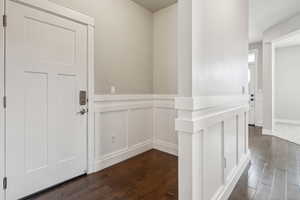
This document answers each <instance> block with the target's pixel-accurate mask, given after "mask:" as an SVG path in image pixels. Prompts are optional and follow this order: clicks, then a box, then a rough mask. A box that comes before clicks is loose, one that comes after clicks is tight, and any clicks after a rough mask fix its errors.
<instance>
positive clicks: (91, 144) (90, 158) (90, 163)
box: [87, 25, 95, 173]
mask: <svg viewBox="0 0 300 200" xmlns="http://www.w3.org/2000/svg"><path fill="white" fill-rule="evenodd" d="M87 33H88V63H87V65H88V77H87V78H88V80H87V81H88V109H89V112H88V127H87V131H88V133H87V137H88V140H87V141H88V145H87V146H88V150H87V153H88V155H87V173H92V172H94V171H95V169H94V163H95V130H94V129H95V122H94V120H95V117H94V110H95V108H94V92H95V89H94V85H95V81H94V76H95V75H94V74H95V71H94V70H95V69H94V27H93V26H90V25H89V26H87Z"/></svg>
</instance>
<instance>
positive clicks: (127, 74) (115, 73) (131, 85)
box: [51, 0, 153, 94]
mask: <svg viewBox="0 0 300 200" xmlns="http://www.w3.org/2000/svg"><path fill="white" fill-rule="evenodd" d="M51 1H53V2H55V3H58V4H60V5H63V6H66V7H69V8H71V9H74V10H77V11H79V12H82V13H84V14H87V15H89V16H91V17H94V18H95V73H96V74H95V91H96V93H97V94H108V93H109V92H110V86H115V87H116V92H117V93H118V94H139V93H152V92H153V80H152V79H153V76H152V74H153V63H152V62H153V55H152V54H153V15H152V13H151V12H150V11H148V10H146V9H145V8H143V7H141V6H139V5H138V4H136V3H134V2H133V1H131V0H113V1H112V0H89V1H88V2H86V1H82V0H68V1H66V0H51Z"/></svg>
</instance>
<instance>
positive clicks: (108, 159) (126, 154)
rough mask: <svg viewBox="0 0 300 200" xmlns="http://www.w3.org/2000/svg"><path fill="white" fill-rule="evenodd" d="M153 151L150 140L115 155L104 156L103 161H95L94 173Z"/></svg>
mask: <svg viewBox="0 0 300 200" xmlns="http://www.w3.org/2000/svg"><path fill="white" fill-rule="evenodd" d="M151 149H153V145H152V140H149V141H146V142H143V143H140V144H137V145H134V146H132V147H130V148H128V149H125V150H121V151H118V152H116V153H112V154H110V155H108V156H105V157H104V158H103V159H101V160H99V161H96V164H95V171H96V172H97V171H100V170H103V169H105V168H107V167H110V166H113V165H115V164H118V163H120V162H122V161H125V160H127V159H129V158H132V157H134V156H136V155H139V154H141V153H144V152H146V151H149V150H151Z"/></svg>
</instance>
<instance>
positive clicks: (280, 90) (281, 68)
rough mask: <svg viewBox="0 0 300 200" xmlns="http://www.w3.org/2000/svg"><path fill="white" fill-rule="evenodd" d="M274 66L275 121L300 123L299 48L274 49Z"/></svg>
mask: <svg viewBox="0 0 300 200" xmlns="http://www.w3.org/2000/svg"><path fill="white" fill-rule="evenodd" d="M274 66H275V67H274V86H275V95H274V98H275V99H274V104H275V119H283V120H295V121H300V87H299V85H300V79H299V74H300V46H299V45H298V46H292V47H284V48H278V49H276V51H275V65H274Z"/></svg>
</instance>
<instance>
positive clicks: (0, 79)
mask: <svg viewBox="0 0 300 200" xmlns="http://www.w3.org/2000/svg"><path fill="white" fill-rule="evenodd" d="M4 8H5V2H4V0H0V9H1V16H3V15H4V14H5V10H4ZM1 27H2V28H1V31H0V38H1V39H0V54H1V56H0V71H1V72H0V98H1V105H0V180H1V183H2V180H3V178H4V177H5V110H4V107H3V104H4V102H3V97H4V95H5V84H4V81H5V80H4V73H5V68H4V41H5V40H4V27H3V26H2V25H1ZM0 187H1V188H0V190H1V192H0V200H4V199H5V192H4V189H3V187H2V184H1V186H0Z"/></svg>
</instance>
